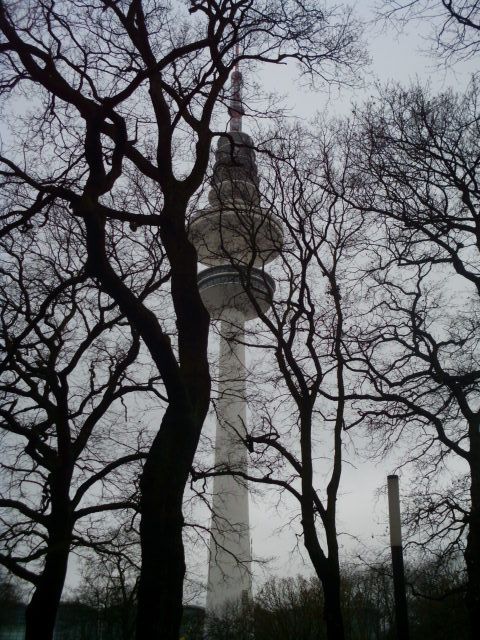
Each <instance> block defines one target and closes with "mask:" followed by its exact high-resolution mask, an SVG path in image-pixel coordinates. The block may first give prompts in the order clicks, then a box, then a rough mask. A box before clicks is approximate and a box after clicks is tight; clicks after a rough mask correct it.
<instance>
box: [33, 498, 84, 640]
mask: <svg viewBox="0 0 480 640" xmlns="http://www.w3.org/2000/svg"><path fill="white" fill-rule="evenodd" d="M72 528H73V527H72V524H71V519H70V512H69V508H68V505H63V506H62V508H59V509H58V510H57V509H55V512H53V511H52V514H51V525H50V527H49V541H48V551H47V554H46V557H45V566H44V569H43V572H42V574H41V576H40V579H39V581H38V583H37V585H36V587H35V591H34V592H33V596H32V599H31V600H30V602H29V604H28V606H27V610H26V613H25V621H26V630H25V640H52V638H53V632H54V629H55V622H56V619H57V613H58V607H59V604H60V598H61V596H62V591H63V586H64V583H65V576H66V573H67V567H68V557H69V553H70V545H71V541H72Z"/></svg>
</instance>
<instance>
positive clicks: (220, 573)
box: [190, 68, 283, 615]
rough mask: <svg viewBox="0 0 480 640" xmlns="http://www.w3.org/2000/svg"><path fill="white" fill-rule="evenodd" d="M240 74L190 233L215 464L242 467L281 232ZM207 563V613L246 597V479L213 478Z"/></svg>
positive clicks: (245, 465) (248, 583)
mask: <svg viewBox="0 0 480 640" xmlns="http://www.w3.org/2000/svg"><path fill="white" fill-rule="evenodd" d="M241 86H242V75H241V73H240V71H239V70H238V68H235V69H234V71H233V74H232V92H231V100H230V106H229V115H230V126H229V131H228V132H227V133H225V134H223V135H221V136H220V137H219V140H218V144H217V148H216V151H215V164H214V168H213V177H212V181H211V188H210V191H209V195H208V199H209V206H208V207H207V208H205V209H203V210H201V211H198V212H196V214H195V215H194V216H193V218H192V220H191V225H190V236H191V239H192V242H193V243H194V245H195V247H196V249H197V253H198V259H199V261H200V262H201V263H203V264H205V265H208V267H209V268H207V269H205V270H203V271H201V272H200V273H199V276H198V285H199V289H200V294H201V296H202V300H203V302H204V304H205V306H206V308H207V309H208V311H209V312H210V315H211V317H212V318H213V319H216V320H220V354H219V363H218V402H217V425H216V437H215V467H216V469H218V470H222V471H226V470H232V471H237V472H244V473H246V472H247V469H248V458H247V450H246V447H245V445H244V443H243V442H242V436H243V435H244V434H245V428H246V424H247V422H246V381H245V344H244V330H245V322H248V321H249V320H252V319H254V318H256V317H257V316H258V311H259V310H261V311H266V310H267V309H268V308H269V306H270V304H271V301H272V297H273V294H274V291H275V283H274V281H273V279H272V278H271V277H270V276H269V275H268V274H266V273H265V271H264V267H265V265H266V264H267V263H269V262H270V261H271V260H274V259H275V257H276V256H277V255H278V252H279V251H280V249H281V246H282V242H283V233H282V228H281V226H280V225H279V224H278V223H277V222H276V221H275V219H274V218H273V216H272V214H271V212H270V211H269V210H268V209H265V208H263V207H262V206H261V198H260V189H259V178H258V171H257V164H256V159H255V150H254V148H253V141H252V139H251V137H250V136H249V135H248V134H246V133H244V132H243V131H242V116H243V113H244V110H243V105H242V96H241ZM210 536H211V537H210V558H209V568H208V591H207V614H214V615H215V614H217V615H218V614H220V613H221V611H222V609H223V608H224V607H226V606H227V605H229V604H232V603H233V604H235V603H237V604H238V603H239V602H242V601H245V599H250V598H251V593H252V586H251V566H250V565H251V548H250V523H249V507H248V483H247V482H246V481H245V480H242V479H239V478H235V477H234V476H231V475H219V476H215V477H214V481H213V495H212V522H211V534H210Z"/></svg>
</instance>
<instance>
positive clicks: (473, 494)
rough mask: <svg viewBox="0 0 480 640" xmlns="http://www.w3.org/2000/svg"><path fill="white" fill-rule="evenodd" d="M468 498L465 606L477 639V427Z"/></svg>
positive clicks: (479, 608) (479, 613) (479, 511)
mask: <svg viewBox="0 0 480 640" xmlns="http://www.w3.org/2000/svg"><path fill="white" fill-rule="evenodd" d="M470 473H471V484H470V498H471V507H470V508H471V511H470V522H469V527H468V536H467V547H466V550H465V562H466V565H467V576H468V583H467V595H466V605H467V611H468V618H469V623H470V638H471V639H472V640H476V638H478V630H479V629H480V433H479V425H478V424H475V425H471V426H470Z"/></svg>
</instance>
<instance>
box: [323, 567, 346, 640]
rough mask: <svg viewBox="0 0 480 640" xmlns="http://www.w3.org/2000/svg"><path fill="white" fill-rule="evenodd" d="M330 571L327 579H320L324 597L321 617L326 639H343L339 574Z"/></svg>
mask: <svg viewBox="0 0 480 640" xmlns="http://www.w3.org/2000/svg"><path fill="white" fill-rule="evenodd" d="M335 573H337V572H336V571H333V572H332V571H330V572H329V574H328V579H326V580H323V581H322V585H323V595H324V598H325V603H324V609H323V617H324V619H325V625H326V627H327V638H328V640H344V638H345V631H344V628H343V615H342V606H341V601H340V598H341V595H340V576H339V574H338V573H337V575H335Z"/></svg>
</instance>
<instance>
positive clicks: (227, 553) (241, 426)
mask: <svg viewBox="0 0 480 640" xmlns="http://www.w3.org/2000/svg"><path fill="white" fill-rule="evenodd" d="M244 322H245V318H244V316H243V314H241V313H239V312H233V310H229V312H228V313H226V314H225V317H224V319H223V320H222V321H221V327H220V355H219V363H218V400H217V403H216V410H217V428H216V439H215V468H216V469H218V470H222V469H225V470H226V471H228V470H233V471H237V472H244V473H245V472H246V471H247V468H248V459H247V450H246V448H245V445H244V443H243V442H242V441H241V438H242V437H243V436H244V435H245V433H246V429H245V427H246V424H247V415H246V414H247V411H246V409H247V406H246V381H245V345H244ZM210 535H211V539H212V542H211V545H210V558H209V567H208V592H207V611H208V612H213V611H218V610H220V609H221V608H222V607H223V606H225V604H226V603H229V602H231V603H238V602H239V601H242V600H244V599H245V598H247V599H250V598H251V595H252V583H251V566H250V564H251V557H250V553H251V552H250V521H249V509H248V486H247V483H246V481H244V480H241V479H239V478H235V477H234V476H230V475H225V476H223V475H219V476H215V478H214V481H213V495H212V521H211V533H210Z"/></svg>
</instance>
